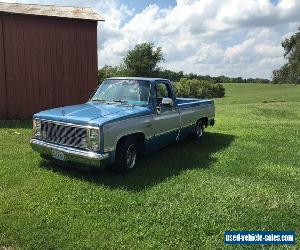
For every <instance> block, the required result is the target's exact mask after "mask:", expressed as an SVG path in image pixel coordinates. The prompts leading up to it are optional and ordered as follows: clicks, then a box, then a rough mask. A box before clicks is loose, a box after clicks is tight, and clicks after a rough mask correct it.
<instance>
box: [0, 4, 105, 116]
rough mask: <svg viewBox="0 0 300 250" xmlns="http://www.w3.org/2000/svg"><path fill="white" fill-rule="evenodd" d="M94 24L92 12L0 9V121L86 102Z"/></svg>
mask: <svg viewBox="0 0 300 250" xmlns="http://www.w3.org/2000/svg"><path fill="white" fill-rule="evenodd" d="M98 21H104V20H103V18H102V17H101V16H99V15H98V14H97V13H96V12H95V11H94V10H92V9H91V8H79V7H58V6H41V5H27V4H11V3H0V119H27V118H31V116H32V114H34V113H35V112H38V111H41V110H45V109H49V108H52V107H58V106H64V105H69V104H75V103H81V102H85V101H87V99H88V98H89V96H90V95H91V93H92V92H93V90H94V89H95V88H96V86H97V70H98V59H97V22H98Z"/></svg>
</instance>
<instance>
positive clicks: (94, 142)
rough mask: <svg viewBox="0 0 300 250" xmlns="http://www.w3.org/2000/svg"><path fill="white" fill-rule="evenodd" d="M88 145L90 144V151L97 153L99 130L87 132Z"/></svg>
mask: <svg viewBox="0 0 300 250" xmlns="http://www.w3.org/2000/svg"><path fill="white" fill-rule="evenodd" d="M89 139H90V141H89V144H90V147H89V148H90V149H91V150H92V151H98V150H99V148H100V145H99V143H100V138H99V129H90V130H89Z"/></svg>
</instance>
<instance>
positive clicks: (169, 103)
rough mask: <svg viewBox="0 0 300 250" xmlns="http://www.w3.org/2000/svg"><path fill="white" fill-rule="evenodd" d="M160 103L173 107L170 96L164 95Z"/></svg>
mask: <svg viewBox="0 0 300 250" xmlns="http://www.w3.org/2000/svg"><path fill="white" fill-rule="evenodd" d="M161 103H162V105H164V106H169V107H173V100H172V99H171V98H168V97H165V98H163V99H162V101H161Z"/></svg>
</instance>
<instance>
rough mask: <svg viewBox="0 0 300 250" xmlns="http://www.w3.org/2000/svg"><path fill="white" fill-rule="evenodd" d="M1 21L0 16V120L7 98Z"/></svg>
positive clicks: (4, 114) (2, 117)
mask: <svg viewBox="0 0 300 250" xmlns="http://www.w3.org/2000/svg"><path fill="white" fill-rule="evenodd" d="M3 36H4V32H3V19H2V17H1V16H0V120H3V119H5V118H6V110H7V102H6V99H7V96H6V81H5V52H4V50H5V48H4V37H3Z"/></svg>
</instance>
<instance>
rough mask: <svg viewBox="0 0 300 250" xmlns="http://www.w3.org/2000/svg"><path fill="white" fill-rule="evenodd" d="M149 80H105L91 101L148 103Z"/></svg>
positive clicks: (141, 104)
mask: <svg viewBox="0 0 300 250" xmlns="http://www.w3.org/2000/svg"><path fill="white" fill-rule="evenodd" d="M149 94H150V82H149V81H143V80H130V79H123V80H119V79H109V80H105V81H104V82H103V83H102V84H101V85H100V87H99V88H98V90H97V91H96V93H95V95H94V96H93V97H92V99H91V101H106V102H120V103H128V104H132V105H140V106H145V105H148V100H149Z"/></svg>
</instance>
